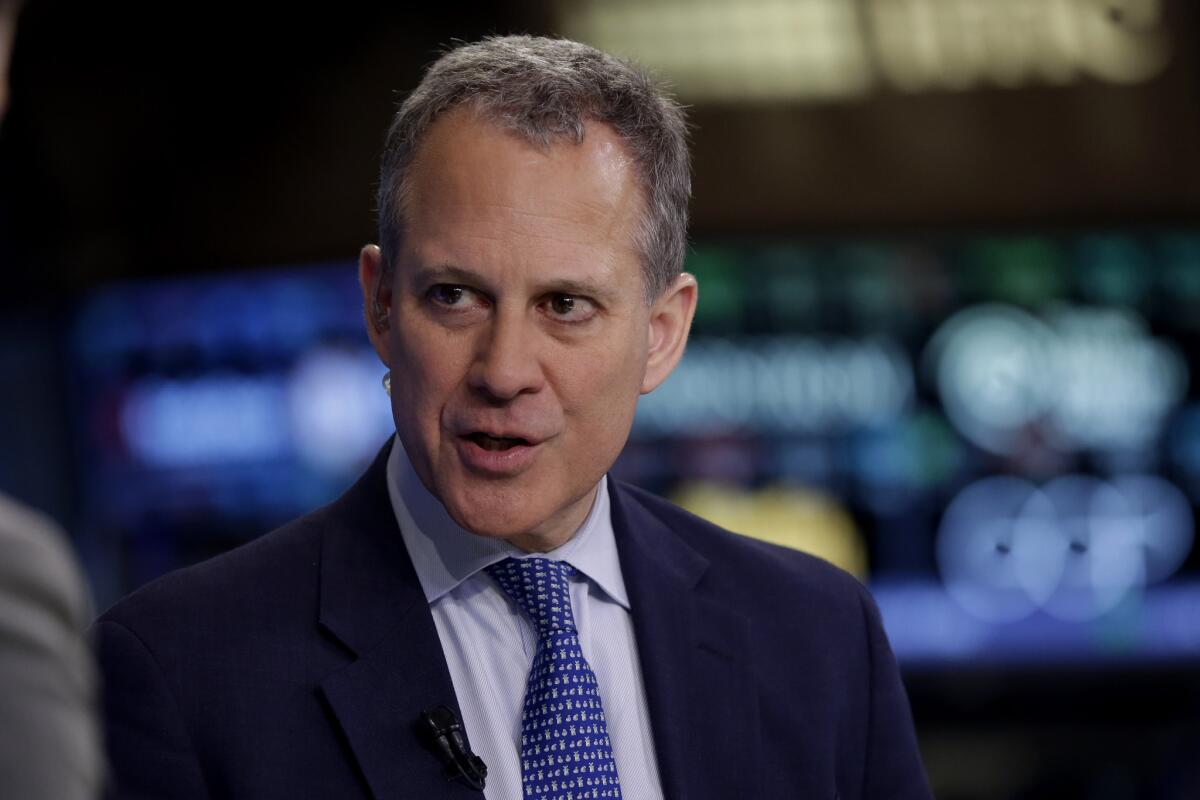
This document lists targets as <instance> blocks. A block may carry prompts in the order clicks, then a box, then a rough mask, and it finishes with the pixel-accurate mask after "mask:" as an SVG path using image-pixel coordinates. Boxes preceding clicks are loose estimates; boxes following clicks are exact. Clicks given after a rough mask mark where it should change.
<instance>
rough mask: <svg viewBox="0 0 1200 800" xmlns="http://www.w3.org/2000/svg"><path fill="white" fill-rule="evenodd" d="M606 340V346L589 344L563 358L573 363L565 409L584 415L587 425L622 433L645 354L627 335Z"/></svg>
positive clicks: (634, 400) (636, 393) (633, 405)
mask: <svg viewBox="0 0 1200 800" xmlns="http://www.w3.org/2000/svg"><path fill="white" fill-rule="evenodd" d="M608 342H609V346H607V347H598V348H589V351H588V352H587V353H586V354H575V355H573V356H572V357H571V358H570V359H568V360H565V361H564V363H569V364H571V365H573V369H572V370H571V376H570V378H569V379H568V380H569V383H570V386H571V390H570V394H571V396H572V397H573V398H574V399H575V401H576V402H575V403H574V404H573V407H569V408H568V409H567V412H568V414H571V413H572V412H575V413H576V414H577V415H578V416H580V417H585V418H586V426H587V427H588V428H589V429H593V430H602V431H618V432H620V433H622V434H623V433H625V432H627V429H628V426H629V424H630V422H631V421H632V418H633V412H634V410H635V409H636V407H637V398H638V396H639V394H640V392H639V389H640V387H641V382H642V373H643V372H644V369H645V354H644V348H638V347H636V346H635V345H636V343H635V342H634V341H632V340H631V339H630V338H629V337H624V338H623V339H622V340H621V341H620V342H617V343H613V342H612V341H611V340H608Z"/></svg>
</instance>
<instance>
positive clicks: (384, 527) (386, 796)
mask: <svg viewBox="0 0 1200 800" xmlns="http://www.w3.org/2000/svg"><path fill="white" fill-rule="evenodd" d="M387 453H388V448H384V451H383V453H382V454H381V455H380V456H379V458H377V459H376V461H375V463H374V464H373V465H372V466H371V468H370V469H369V470H368V471H367V473H366V474H365V475H364V476H363V478H362V479H361V480H360V481H359V482H358V483H357V484H356V485H355V486H354V487H353V488H351V489H350V490H349V491H348V492H347V493H346V495H344V496H343V497H342V499H341V500H339V501H338V502H337V504H335V509H334V512H335V513H334V516H335V519H336V520H337V522H338V524H337V525H334V526H331V527H330V529H329V530H328V531H327V532H326V535H325V538H324V541H323V544H322V553H321V597H320V618H319V624H320V626H321V627H322V628H323V629H324V630H325V631H326V632H327V633H329V634H331V635H332V636H333V637H334V638H335V639H336V640H337V641H339V642H340V643H341V644H342V645H343V646H344V647H345V648H346V649H347V650H348V651H349V652H350V653H351V654H353V656H355V658H354V660H353V661H351V662H350V663H349V664H347V665H346V666H345V667H343V668H342V669H340V670H338V671H337V672H335V673H333V674H332V675H329V676H328V677H327V678H326V679H325V680H324V681H322V682H321V686H320V692H321V694H322V695H323V696H324V698H325V701H326V702H327V703H328V705H329V708H330V710H331V711H332V716H333V718H334V721H335V723H336V724H337V726H338V727H340V729H341V731H342V733H343V735H344V736H345V740H346V742H347V744H348V745H349V748H350V750H351V751H352V752H353V755H354V758H355V759H356V760H357V763H358V766H359V769H360V770H361V772H362V775H363V777H364V778H365V780H366V783H367V785H368V786H369V787H370V790H371V793H372V795H373V796H374V797H375V798H376V800H398V799H399V798H422V800H424V798H430V799H431V800H438V799H439V798H454V797H459V798H465V797H470V796H474V797H476V798H478V797H479V795H478V794H477V793H474V792H471V791H470V790H468V789H466V788H465V787H464V786H462V785H460V784H458V783H451V782H449V781H447V780H446V778H445V776H444V773H443V767H442V764H441V762H440V761H439V760H438V758H437V757H436V756H435V755H434V753H433V752H432V751H431V750H430V749H428V748H427V747H426V746H425V745H424V744H423V742H422V741H421V738H420V737H419V735H418V728H417V723H418V721H419V715H420V712H421V711H422V710H424V709H428V708H432V707H433V706H437V705H446V706H449V707H451V708H453V709H455V713H458V702H457V699H456V697H455V694H454V686H453V684H452V682H451V679H450V673H449V670H448V668H447V667H446V660H445V657H444V656H443V654H442V647H441V642H440V640H439V638H438V634H437V628H436V627H435V626H434V623H433V617H432V615H431V614H430V613H429V606H428V604H427V603H426V600H425V595H424V593H423V592H422V591H421V587H420V584H419V583H418V581H417V576H416V571H415V570H414V569H413V565H412V561H411V560H410V559H409V557H408V551H407V550H406V549H405V547H404V543H403V540H402V539H401V537H400V534H399V531H398V530H397V527H396V518H395V516H394V514H393V512H392V507H391V502H390V501H389V499H388V494H387V483H386V481H387V477H386V475H387V471H386V460H387Z"/></svg>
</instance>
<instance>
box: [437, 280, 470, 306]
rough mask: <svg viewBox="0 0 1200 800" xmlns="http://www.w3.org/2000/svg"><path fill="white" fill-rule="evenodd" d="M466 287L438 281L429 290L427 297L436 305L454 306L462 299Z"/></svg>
mask: <svg viewBox="0 0 1200 800" xmlns="http://www.w3.org/2000/svg"><path fill="white" fill-rule="evenodd" d="M467 291H468V290H467V289H465V288H463V287H462V286H455V285H454V284H452V283H439V284H437V285H436V286H434V287H433V288H431V289H430V290H429V299H431V300H433V302H435V303H437V304H438V305H443V306H456V305H459V303H460V302H461V301H462V299H463V296H464V295H465V294H466V293H467Z"/></svg>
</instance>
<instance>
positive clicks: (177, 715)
mask: <svg viewBox="0 0 1200 800" xmlns="http://www.w3.org/2000/svg"><path fill="white" fill-rule="evenodd" d="M91 636H92V644H93V647H94V648H95V650H96V656H97V659H98V661H99V663H100V670H101V673H102V675H103V676H104V689H103V695H104V719H105V733H106V739H107V745H108V756H109V761H110V764H111V769H112V772H111V782H110V785H109V790H108V793H107V798H108V799H109V800H142V798H145V799H146V800H149V799H150V798H154V800H202V799H203V798H207V797H208V796H209V795H208V790H207V788H206V787H205V782H204V774H203V772H202V771H201V769H200V762H199V759H198V758H197V756H196V751H195V749H194V747H193V745H192V741H191V738H190V736H189V734H188V731H187V728H186V725H185V723H184V719H183V715H182V713H181V711H180V708H179V704H178V701H177V699H176V697H175V694H174V692H173V691H172V689H171V687H170V685H169V683H168V681H167V679H166V676H165V675H164V674H163V671H162V669H161V668H160V667H159V664H158V662H157V661H156V660H155V658H154V655H153V654H152V653H151V652H150V650H149V648H147V646H146V644H145V643H144V642H143V641H142V640H141V639H140V638H139V637H138V636H137V635H136V634H135V633H134V632H133V631H131V630H130V629H129V628H127V627H126V626H125V625H123V624H121V623H119V622H115V621H112V620H105V619H101V620H100V621H98V622H97V623H96V624H95V625H94V626H93V627H92V631H91Z"/></svg>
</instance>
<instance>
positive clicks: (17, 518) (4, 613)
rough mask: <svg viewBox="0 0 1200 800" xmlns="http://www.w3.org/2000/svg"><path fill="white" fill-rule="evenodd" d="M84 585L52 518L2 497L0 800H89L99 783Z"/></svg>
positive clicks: (87, 599) (88, 607)
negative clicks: (3, 798) (5, 799)
mask: <svg viewBox="0 0 1200 800" xmlns="http://www.w3.org/2000/svg"><path fill="white" fill-rule="evenodd" d="M90 618H91V599H90V597H89V594H88V590H87V585H86V584H85V583H84V580H83V576H82V575H81V573H80V570H79V567H78V565H77V564H76V562H75V559H74V557H73V555H72V553H71V550H70V548H69V546H68V544H67V542H66V540H65V537H64V536H63V535H62V532H61V531H60V530H59V529H58V527H57V526H56V525H54V524H53V523H52V522H51V521H50V520H49V519H48V518H46V517H44V516H42V515H41V514H40V513H37V512H34V511H33V510H31V509H28V508H25V507H24V506H21V505H19V504H18V503H16V502H15V501H13V500H10V499H8V498H7V497H4V496H3V495H0V797H6V798H7V797H14V798H16V797H20V798H29V800H40V799H41V798H45V799H46V800H51V798H53V799H54V800H70V799H71V798H88V797H93V796H94V794H95V792H96V790H97V789H98V787H99V785H100V782H101V778H102V775H103V768H102V765H103V758H102V753H101V746H100V740H99V731H98V729H97V726H96V720H95V703H94V694H95V674H94V672H95V670H94V666H93V664H92V658H91V654H90V653H89V652H88V650H87V647H86V645H85V644H84V640H83V629H84V627H85V626H86V625H87V622H88V620H89V619H90Z"/></svg>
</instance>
